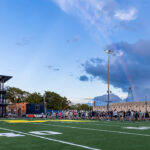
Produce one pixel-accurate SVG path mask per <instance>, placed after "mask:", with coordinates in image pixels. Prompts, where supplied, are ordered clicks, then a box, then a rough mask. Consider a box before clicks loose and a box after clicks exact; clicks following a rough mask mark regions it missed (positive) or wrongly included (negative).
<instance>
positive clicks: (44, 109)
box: [43, 92, 46, 114]
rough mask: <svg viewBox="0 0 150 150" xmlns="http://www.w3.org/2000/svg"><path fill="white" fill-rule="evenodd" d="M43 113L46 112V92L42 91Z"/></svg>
mask: <svg viewBox="0 0 150 150" xmlns="http://www.w3.org/2000/svg"><path fill="white" fill-rule="evenodd" d="M43 98H44V113H45V114H46V92H45V93H44V96H43Z"/></svg>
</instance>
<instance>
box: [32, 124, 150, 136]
mask: <svg viewBox="0 0 150 150" xmlns="http://www.w3.org/2000/svg"><path fill="white" fill-rule="evenodd" d="M31 124H39V125H46V126H56V127H63V128H72V129H80V130H89V131H100V132H110V133H119V134H128V135H137V136H148V137H150V134H139V133H131V132H122V131H112V130H103V129H92V128H80V127H73V126H62V125H52V124H44V123H31Z"/></svg>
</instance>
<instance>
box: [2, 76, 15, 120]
mask: <svg viewBox="0 0 150 150" xmlns="http://www.w3.org/2000/svg"><path fill="white" fill-rule="evenodd" d="M11 78H12V77H11V76H4V75H0V118H2V117H5V116H6V114H7V110H6V107H7V106H8V104H9V102H8V100H7V97H6V95H7V91H8V88H7V87H5V86H4V84H5V83H6V82H7V81H8V80H9V79H11Z"/></svg>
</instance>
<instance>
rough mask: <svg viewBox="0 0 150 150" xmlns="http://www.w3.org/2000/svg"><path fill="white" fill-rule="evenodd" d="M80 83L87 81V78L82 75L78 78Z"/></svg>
mask: <svg viewBox="0 0 150 150" xmlns="http://www.w3.org/2000/svg"><path fill="white" fill-rule="evenodd" d="M79 80H80V81H89V78H88V77H87V76H86V75H82V76H80V78H79Z"/></svg>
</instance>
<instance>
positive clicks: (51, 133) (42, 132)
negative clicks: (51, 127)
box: [29, 131, 62, 135]
mask: <svg viewBox="0 0 150 150" xmlns="http://www.w3.org/2000/svg"><path fill="white" fill-rule="evenodd" d="M29 133H31V134H36V135H57V134H62V133H60V132H54V131H31V132H29Z"/></svg>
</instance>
